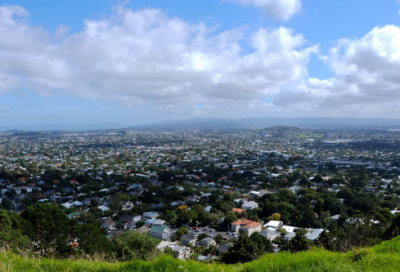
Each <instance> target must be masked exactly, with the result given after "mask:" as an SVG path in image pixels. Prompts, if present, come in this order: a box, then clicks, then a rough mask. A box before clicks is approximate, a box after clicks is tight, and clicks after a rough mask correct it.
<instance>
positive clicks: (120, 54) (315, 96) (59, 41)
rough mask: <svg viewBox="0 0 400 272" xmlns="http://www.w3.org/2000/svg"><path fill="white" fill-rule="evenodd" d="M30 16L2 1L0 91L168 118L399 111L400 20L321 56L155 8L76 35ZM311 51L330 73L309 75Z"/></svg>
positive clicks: (269, 36) (283, 36)
mask: <svg viewBox="0 0 400 272" xmlns="http://www.w3.org/2000/svg"><path fill="white" fill-rule="evenodd" d="M242 2H243V3H244V4H246V3H247V2H245V1H242ZM284 2H285V1H275V2H274V3H275V5H278V4H276V3H284ZM289 2H290V3H292V2H293V3H294V2H296V1H289ZM250 3H263V4H268V3H272V1H259V2H257V1H248V4H250ZM271 5H272V4H271ZM278 6H279V5H278ZM260 7H261V6H260ZM282 16H283V15H282ZM282 16H281V17H280V18H288V17H285V16H283V17H282ZM286 16H287V15H286ZM28 20H29V13H28V12H27V11H26V10H25V9H24V8H22V7H20V6H1V7H0V33H1V35H0V60H1V61H0V95H1V94H4V93H7V92H14V91H18V90H20V89H24V90H32V91H34V92H37V93H39V94H40V95H43V96H55V95H58V94H68V95H73V96H75V97H82V98H90V99H98V100H102V101H115V102H117V103H120V104H123V105H126V106H146V107H150V108H151V109H154V110H157V111H158V112H160V114H166V115H168V114H174V115H179V114H181V115H185V116H188V115H192V116H228V117H231V116H235V117H245V116H263V115H275V116H285V115H286V116H310V115H319V116H360V117H397V118H398V117H400V103H399V102H400V72H399V71H400V28H399V27H398V26H395V25H387V26H381V27H375V28H374V29H372V30H371V31H370V32H369V33H367V34H366V35H365V36H364V37H361V38H357V39H353V40H350V39H341V40H339V41H338V42H337V44H336V45H334V46H333V47H332V48H331V49H330V50H329V52H327V53H326V54H324V55H321V53H320V52H319V46H318V45H312V44H310V43H309V42H307V40H306V38H305V37H303V35H302V34H301V33H295V32H294V31H293V30H291V29H288V28H285V27H279V28H260V29H257V30H255V31H253V32H252V33H250V34H246V32H245V31H243V30H242V29H241V28H233V29H229V30H227V31H219V29H218V28H217V27H215V26H213V25H211V26H210V25H207V24H205V23H201V22H200V23H197V24H192V23H189V22H186V21H184V20H182V19H180V18H175V17H173V18H172V17H168V16H167V14H166V13H164V12H163V11H161V10H158V9H142V10H130V9H127V8H125V7H124V6H118V7H116V8H115V10H114V11H113V13H112V15H111V16H110V17H108V18H105V19H101V20H89V19H87V20H85V21H84V27H83V30H82V31H80V32H78V33H73V34H69V28H68V27H67V26H60V27H59V28H58V29H57V31H55V33H50V32H48V31H46V30H45V29H43V28H41V27H38V26H34V25H31V24H30V23H29V21H28ZM313 54H318V55H319V57H320V59H321V60H322V61H323V63H324V64H325V65H326V66H327V67H328V68H329V69H331V71H332V72H333V74H334V76H333V77H331V78H327V79H319V78H312V77H310V76H309V74H308V65H309V61H310V57H311V56H312V55H313Z"/></svg>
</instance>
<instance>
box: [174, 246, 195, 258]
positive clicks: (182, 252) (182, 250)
mask: <svg viewBox="0 0 400 272" xmlns="http://www.w3.org/2000/svg"><path fill="white" fill-rule="evenodd" d="M172 251H173V252H174V254H175V256H176V258H177V259H178V260H185V259H187V258H189V257H190V256H191V255H192V254H193V251H192V250H191V249H190V248H189V247H186V246H175V247H173V248H172Z"/></svg>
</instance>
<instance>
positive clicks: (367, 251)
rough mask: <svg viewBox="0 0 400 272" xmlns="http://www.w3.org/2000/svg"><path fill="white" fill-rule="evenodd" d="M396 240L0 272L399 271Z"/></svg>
mask: <svg viewBox="0 0 400 272" xmlns="http://www.w3.org/2000/svg"><path fill="white" fill-rule="evenodd" d="M399 253H400V237H396V238H395V239H393V240H390V241H387V242H383V243H381V244H379V245H377V246H374V247H372V248H364V249H359V250H353V251H350V252H347V253H334V252H330V251H326V250H323V249H313V250H310V251H307V252H299V253H294V254H293V253H288V252H282V253H278V254H267V255H265V256H263V257H261V258H260V259H259V260H257V261H254V262H251V263H246V264H237V265H221V264H202V263H199V262H196V261H179V260H176V259H174V258H172V257H169V256H166V255H163V256H161V257H158V258H157V259H156V260H155V261H148V262H145V261H133V262H126V263H122V262H115V263H110V262H103V261H96V260H68V259H64V260H53V259H45V258H43V259H38V258H30V257H21V256H18V255H15V254H12V253H8V252H3V253H1V254H0V271H24V272H29V271H42V272H50V271H54V272H55V271H69V272H75V271H76V272H77V271H93V272H100V271H101V272H103V271H104V272H105V271H118V272H123V271H126V272H158V271H160V272H168V271H172V272H179V271H182V272H185V271H186V272H190V271H196V272H200V271H218V272H222V271H223V272H230V271H232V272H252V271H255V272H261V271H274V272H279V271H285V272H286V271H307V272H310V271H340V272H346V271H352V272H354V271H399V267H400V254H399Z"/></svg>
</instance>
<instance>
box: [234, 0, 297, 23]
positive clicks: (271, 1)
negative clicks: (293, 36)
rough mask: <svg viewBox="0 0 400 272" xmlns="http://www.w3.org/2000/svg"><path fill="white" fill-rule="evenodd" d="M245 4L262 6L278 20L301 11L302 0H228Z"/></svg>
mask: <svg viewBox="0 0 400 272" xmlns="http://www.w3.org/2000/svg"><path fill="white" fill-rule="evenodd" d="M228 1H230V2H235V3H238V4H241V5H244V6H253V7H256V8H260V9H261V10H262V11H263V12H264V13H265V14H266V15H268V16H271V17H273V18H274V19H276V20H280V21H287V20H289V19H290V18H292V17H293V16H294V15H296V14H298V13H299V12H300V11H301V0H228Z"/></svg>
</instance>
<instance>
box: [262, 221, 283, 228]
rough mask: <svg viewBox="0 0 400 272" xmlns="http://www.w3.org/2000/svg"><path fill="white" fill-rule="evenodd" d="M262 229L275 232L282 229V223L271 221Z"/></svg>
mask: <svg viewBox="0 0 400 272" xmlns="http://www.w3.org/2000/svg"><path fill="white" fill-rule="evenodd" d="M264 227H266V228H271V229H275V230H277V229H279V228H282V227H283V222H282V221H275V220H271V221H269V222H268V223H267V224H265V225H264Z"/></svg>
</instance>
